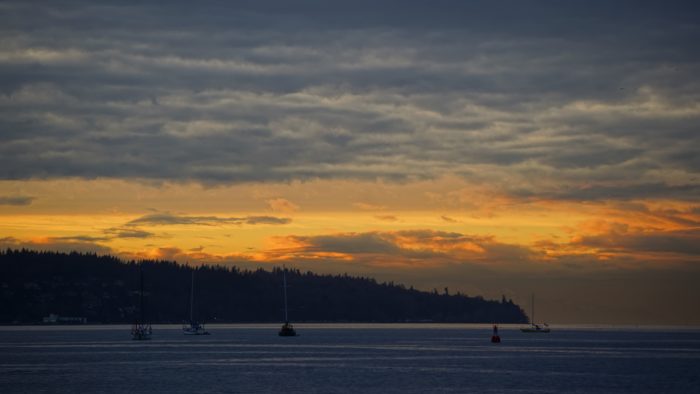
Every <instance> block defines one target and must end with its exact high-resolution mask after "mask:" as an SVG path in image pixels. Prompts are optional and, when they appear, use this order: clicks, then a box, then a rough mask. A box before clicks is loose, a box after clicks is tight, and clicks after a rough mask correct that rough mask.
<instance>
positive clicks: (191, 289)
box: [190, 269, 194, 323]
mask: <svg viewBox="0 0 700 394" xmlns="http://www.w3.org/2000/svg"><path fill="white" fill-rule="evenodd" d="M192 322H194V269H192V285H191V286H190V323H192Z"/></svg>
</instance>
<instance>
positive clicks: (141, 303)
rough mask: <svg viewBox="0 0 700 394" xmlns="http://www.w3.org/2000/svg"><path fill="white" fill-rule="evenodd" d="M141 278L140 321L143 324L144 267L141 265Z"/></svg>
mask: <svg viewBox="0 0 700 394" xmlns="http://www.w3.org/2000/svg"><path fill="white" fill-rule="evenodd" d="M139 278H140V282H141V286H140V287H141V291H139V302H140V305H139V316H140V317H139V321H140V322H141V324H143V266H141V265H139Z"/></svg>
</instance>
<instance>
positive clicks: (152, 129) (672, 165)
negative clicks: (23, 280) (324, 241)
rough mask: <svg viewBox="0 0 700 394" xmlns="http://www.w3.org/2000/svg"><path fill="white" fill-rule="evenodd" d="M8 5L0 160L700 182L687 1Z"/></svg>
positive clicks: (538, 185)
mask: <svg viewBox="0 0 700 394" xmlns="http://www.w3.org/2000/svg"><path fill="white" fill-rule="evenodd" d="M2 8H3V12H2V14H1V15H2V16H0V22H1V23H0V24H1V25H2V26H3V27H2V33H3V37H4V39H3V42H2V43H1V44H0V70H2V73H0V75H2V78H1V79H0V108H2V112H3V116H2V117H1V118H0V119H1V120H0V129H2V130H3V132H2V134H0V178H2V179H27V178H34V177H66V176H69V177H72V176H77V177H84V178H93V177H125V178H150V179H155V180H194V181H198V182H203V183H222V182H224V183H229V182H242V181H270V180H280V181H287V180H291V179H309V178H316V177H320V178H365V179H376V178H383V179H393V180H401V179H407V178H425V177H428V178H432V177H436V176H438V175H441V174H445V173H453V174H457V175H459V176H461V177H465V178H467V179H470V180H471V181H474V182H485V181H488V182H492V183H496V184H499V185H500V186H502V187H503V188H506V189H508V190H509V191H510V192H512V193H518V194H520V195H544V196H547V197H548V198H577V199H579V198H580V199H586V200H588V199H599V198H628V197H630V196H632V197H634V196H639V195H641V194H642V193H645V192H646V191H648V190H653V193H657V194H662V195H664V196H673V197H676V198H686V199H690V198H697V197H698V196H699V195H700V180H698V171H699V170H700V160H698V158H697V154H696V153H697V150H698V147H700V140H699V138H700V137H699V135H700V134H698V133H697V130H696V129H697V127H696V125H697V124H699V123H700V106H698V104H697V103H698V102H700V100H698V93H697V92H699V91H700V78H699V77H698V75H700V74H699V73H698V70H699V66H700V63H699V60H700V55H699V54H698V52H697V51H696V50H694V49H693V48H694V45H695V43H697V42H698V41H700V28H699V26H698V24H697V21H696V20H695V18H693V17H692V15H696V14H697V11H698V10H697V5H696V4H694V3H692V2H678V3H674V5H672V6H666V5H663V6H662V5H654V4H646V5H645V6H643V7H642V6H637V4H636V3H634V2H633V3H630V4H627V3H625V2H621V3H620V2H616V3H615V4H609V3H608V2H593V3H589V2H586V4H583V3H582V4H561V5H559V4H552V3H548V2H534V3H528V4H523V3H521V2H517V1H512V2H511V1H505V2H496V3H493V2H469V3H466V4H462V3H461V2H445V3H444V4H443V3H441V4H440V5H434V4H431V5H428V4H427V3H424V2H413V1H408V2H406V1H402V2H398V3H394V2H382V3H381V4H376V3H374V2H359V3H357V4H354V3H353V6H352V7H349V6H345V5H342V4H323V3H321V4H319V3H317V2H300V3H295V5H294V6H291V5H288V3H287V2H281V1H280V2H276V1H264V2H253V3H243V4H242V3H235V4H230V5H226V4H221V3H211V4H208V5H207V6H203V7H198V8H197V9H196V10H193V9H190V8H187V7H185V6H183V5H168V7H167V12H163V11H164V9H163V8H161V7H156V6H153V5H151V6H149V5H141V4H124V5H122V4H121V3H115V4H113V5H93V4H92V3H85V4H82V3H81V2H80V1H77V2H74V3H70V4H68V5H65V4H62V5H61V6H60V7H59V6H58V5H54V4H52V3H49V4H46V5H45V6H44V7H35V6H33V5H28V4H25V3H24V2H5V3H3V6H2Z"/></svg>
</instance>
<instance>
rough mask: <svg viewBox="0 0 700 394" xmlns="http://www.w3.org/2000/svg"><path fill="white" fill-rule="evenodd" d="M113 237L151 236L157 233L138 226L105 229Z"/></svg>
mask: <svg viewBox="0 0 700 394" xmlns="http://www.w3.org/2000/svg"><path fill="white" fill-rule="evenodd" d="M103 232H104V233H105V234H107V235H109V236H110V237H112V238H151V237H154V236H155V234H153V233H151V232H148V231H144V230H139V229H136V228H122V227H114V228H110V229H106V230H104V231H103Z"/></svg>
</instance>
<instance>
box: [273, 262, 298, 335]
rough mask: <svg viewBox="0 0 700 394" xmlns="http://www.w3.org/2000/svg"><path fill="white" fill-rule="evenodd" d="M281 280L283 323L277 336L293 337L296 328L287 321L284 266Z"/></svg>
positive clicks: (285, 269)
mask: <svg viewBox="0 0 700 394" xmlns="http://www.w3.org/2000/svg"><path fill="white" fill-rule="evenodd" d="M282 280H283V283H284V284H283V288H284V324H283V325H282V328H280V331H279V333H278V335H279V336H281V337H295V336H297V335H298V334H297V332H296V330H294V326H292V324H291V323H289V314H288V312H287V268H286V267H284V271H283V272H282Z"/></svg>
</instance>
